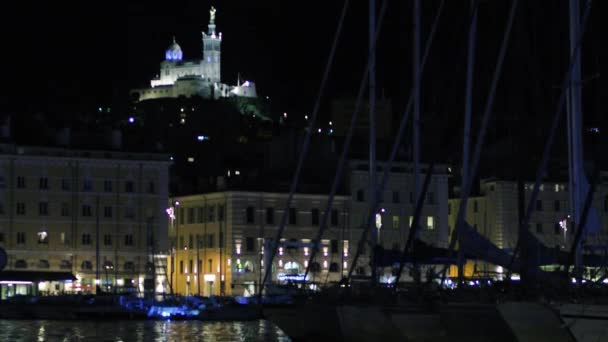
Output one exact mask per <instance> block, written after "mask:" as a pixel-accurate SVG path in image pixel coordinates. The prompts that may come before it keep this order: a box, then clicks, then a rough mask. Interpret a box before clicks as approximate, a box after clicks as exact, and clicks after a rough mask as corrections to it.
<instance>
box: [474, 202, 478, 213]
mask: <svg viewBox="0 0 608 342" xmlns="http://www.w3.org/2000/svg"><path fill="white" fill-rule="evenodd" d="M478 210H479V208H478V206H477V201H473V212H474V213H476V212H477V211H478Z"/></svg>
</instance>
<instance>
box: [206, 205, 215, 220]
mask: <svg viewBox="0 0 608 342" xmlns="http://www.w3.org/2000/svg"><path fill="white" fill-rule="evenodd" d="M207 214H208V215H209V217H208V218H209V220H208V221H207V222H215V206H209V207H207Z"/></svg>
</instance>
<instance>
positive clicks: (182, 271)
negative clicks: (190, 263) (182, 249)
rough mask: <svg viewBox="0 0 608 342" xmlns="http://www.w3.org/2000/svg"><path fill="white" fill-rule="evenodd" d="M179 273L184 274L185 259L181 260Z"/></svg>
mask: <svg viewBox="0 0 608 342" xmlns="http://www.w3.org/2000/svg"><path fill="white" fill-rule="evenodd" d="M179 273H181V274H184V260H180V261H179Z"/></svg>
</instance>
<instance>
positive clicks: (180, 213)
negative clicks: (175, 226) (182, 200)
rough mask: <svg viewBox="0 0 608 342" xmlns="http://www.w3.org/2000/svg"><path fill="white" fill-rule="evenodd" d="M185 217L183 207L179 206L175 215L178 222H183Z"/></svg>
mask: <svg viewBox="0 0 608 342" xmlns="http://www.w3.org/2000/svg"><path fill="white" fill-rule="evenodd" d="M185 218H186V214H185V210H184V208H179V216H178V217H177V219H178V221H179V223H181V224H184V219H185Z"/></svg>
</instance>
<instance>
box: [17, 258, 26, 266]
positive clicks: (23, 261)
mask: <svg viewBox="0 0 608 342" xmlns="http://www.w3.org/2000/svg"><path fill="white" fill-rule="evenodd" d="M15 268H27V262H25V260H23V259H19V260H17V261H15Z"/></svg>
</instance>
